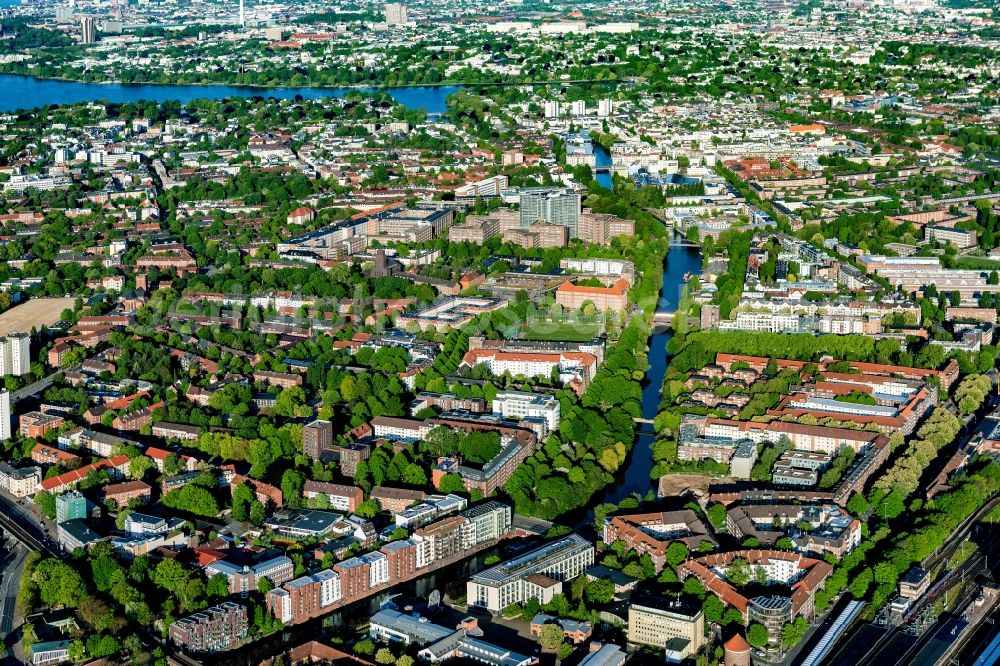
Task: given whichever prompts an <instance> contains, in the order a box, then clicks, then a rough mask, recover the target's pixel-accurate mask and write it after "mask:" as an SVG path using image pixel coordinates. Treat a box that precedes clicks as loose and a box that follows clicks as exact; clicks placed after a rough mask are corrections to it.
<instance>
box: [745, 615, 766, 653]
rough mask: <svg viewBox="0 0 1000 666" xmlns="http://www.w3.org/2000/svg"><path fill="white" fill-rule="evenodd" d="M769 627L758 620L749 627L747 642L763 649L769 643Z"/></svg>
mask: <svg viewBox="0 0 1000 666" xmlns="http://www.w3.org/2000/svg"><path fill="white" fill-rule="evenodd" d="M768 640H769V638H768V635H767V629H766V628H765V627H764V625H762V624H758V623H756V622H754V623H752V624H751V625H750V626H749V627H747V642H748V643H750V645H752V646H754V647H755V648H760V649H763V648H765V647H767V643H768Z"/></svg>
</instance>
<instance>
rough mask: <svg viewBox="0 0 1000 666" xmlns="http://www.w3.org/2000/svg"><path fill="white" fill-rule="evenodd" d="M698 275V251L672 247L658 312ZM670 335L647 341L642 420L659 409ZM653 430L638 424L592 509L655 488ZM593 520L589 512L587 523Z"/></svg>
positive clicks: (661, 334) (660, 334) (670, 306)
mask: <svg viewBox="0 0 1000 666" xmlns="http://www.w3.org/2000/svg"><path fill="white" fill-rule="evenodd" d="M700 272H701V251H700V250H699V249H698V248H695V247H683V246H672V247H671V248H670V251H669V252H668V253H667V256H666V259H665V260H664V262H663V282H662V283H661V285H660V300H659V303H658V304H657V309H658V310H665V311H673V310H675V309H676V308H677V305H678V303H680V299H681V292H682V290H683V288H684V275H685V273H691V274H692V275H695V274H698V273H700ZM672 337H673V334H672V333H671V332H670V331H663V332H658V333H653V335H652V336H650V338H649V355H648V359H647V361H648V364H649V367H648V368H647V370H646V376H645V377H644V378H643V380H642V417H643V418H645V419H653V418H656V413H657V411H658V410H659V406H660V393H661V387H662V385H663V376H664V375H665V374H666V372H667V364H668V362H669V358H668V357H667V343H668V342H670V338H672ZM655 439H656V431H655V429H654V428H653V426H652V425H648V424H645V423H643V424H641V425H640V427H639V432H638V434H637V435H636V438H635V444H634V446H633V447H632V452H631V453H630V454H629V457H628V459H627V460H626V462H625V467H624V469H621V470H619V471H618V473H617V483H616V484H615V485H614V486H612V487H609V488H607V489H606V490H605V491H604V492H603V493H602V494H601V495H599V496H598V497H596V498H595V499H594V501H592V502H591V503H590V504H591V507H594V506H597V505H598V504H601V503H603V502H610V503H614V504H617V503H618V502H620V501H621V500H623V499H625V498H626V497H628V496H629V495H631V494H632V493H636V492H637V493H639V494H641V495H645V494H646V493H647V492H648V491H649V490H650V489H653V488H654V485H653V481H652V480H651V479H650V478H649V473H650V471H651V470H652V467H653V450H652V446H653V441H654V440H655ZM592 517H593V514H592V512H588V520H591V519H592Z"/></svg>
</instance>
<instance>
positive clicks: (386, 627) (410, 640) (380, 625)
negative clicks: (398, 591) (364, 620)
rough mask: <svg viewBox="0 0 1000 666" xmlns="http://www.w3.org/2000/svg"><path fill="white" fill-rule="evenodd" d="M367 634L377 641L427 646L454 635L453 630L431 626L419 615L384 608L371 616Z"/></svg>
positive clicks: (431, 624) (435, 625)
mask: <svg viewBox="0 0 1000 666" xmlns="http://www.w3.org/2000/svg"><path fill="white" fill-rule="evenodd" d="M368 633H369V636H371V637H372V638H373V639H375V640H379V641H385V642H389V643H400V644H402V645H412V644H417V645H427V644H429V643H436V642H437V641H439V640H441V639H442V638H444V637H445V636H450V635H451V634H452V633H454V629H447V628H445V627H442V626H440V625H437V624H433V623H431V622H428V621H427V619H426V618H424V617H421V616H419V615H416V616H414V615H411V614H409V613H401V612H399V611H397V610H393V609H391V608H385V609H383V610H380V611H379V612H377V613H375V615H372V619H371V623H370V624H369V629H368Z"/></svg>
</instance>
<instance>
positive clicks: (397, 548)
mask: <svg viewBox="0 0 1000 666" xmlns="http://www.w3.org/2000/svg"><path fill="white" fill-rule="evenodd" d="M510 525H511V509H510V507H509V506H506V505H504V504H501V503H499V502H485V503H483V504H480V505H477V506H475V507H472V508H471V509H468V510H467V511H464V512H462V514H460V515H458V516H450V517H448V518H444V519H442V520H439V521H437V522H435V523H432V524H430V525H428V526H426V527H423V528H420V529H419V530H417V531H416V532H415V533H414V535H413V537H412V538H410V539H403V540H400V541H394V542H392V543H389V544H386V545H385V546H383V547H382V548H380V549H379V550H378V551H374V552H371V553H367V554H365V555H363V556H360V557H352V558H349V559H347V560H344V561H342V562H339V563H337V564H336V565H334V567H333V569H332V570H331V569H328V570H326V571H321V572H320V573H318V574H315V575H312V576H303V577H301V578H297V579H295V580H293V581H289V582H287V583H285V584H284V585H282V586H281V587H278V588H276V589H273V590H271V591H270V592H269V593H268V596H267V606H268V610H269V611H270V612H271V613H272V614H274V616H275V617H277V618H278V619H279V620H281V621H282V622H284V623H286V624H296V623H299V622H303V621H305V620H308V619H311V618H314V617H319V616H320V615H323V614H325V613H328V612H330V611H332V610H333V609H334V608H337V607H339V606H340V605H343V604H347V603H351V602H353V601H357V600H359V599H363V598H365V597H367V596H369V595H371V594H373V593H374V592H375V591H377V590H380V589H384V588H385V586H387V585H393V584H395V583H398V582H402V581H406V580H411V579H413V578H414V577H416V576H417V575H418V574H419V573H420V572H421V571H422V570H424V569H426V568H427V567H430V566H431V565H433V564H435V562H438V563H440V562H442V561H443V562H450V561H453V560H454V558H458V557H463V556H465V555H467V554H471V553H473V552H475V551H476V550H477V549H478V548H479V547H480V546H481V545H482V544H485V543H490V542H491V541H493V540H495V539H498V538H500V537H502V536H503V535H505V534H506V533H507V531H509V529H510ZM592 551H593V549H592V548H591V561H593V552H592Z"/></svg>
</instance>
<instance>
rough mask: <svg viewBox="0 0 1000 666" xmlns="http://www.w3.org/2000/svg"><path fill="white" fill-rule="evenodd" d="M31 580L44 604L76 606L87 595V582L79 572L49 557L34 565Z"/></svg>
mask: <svg viewBox="0 0 1000 666" xmlns="http://www.w3.org/2000/svg"><path fill="white" fill-rule="evenodd" d="M31 582H32V584H33V585H34V586H35V587H36V589H37V590H38V598H39V599H40V600H41V602H42V603H43V604H45V605H46V606H56V605H63V606H66V607H68V608H76V607H77V606H78V605H79V604H80V602H81V601H83V600H84V598H86V596H87V584H86V583H85V582H84V580H83V578H82V577H81V576H80V574H78V573H77V572H76V570H75V569H73V567H71V566H70V565H68V564H66V563H64V562H62V561H60V560H57V559H55V558H51V557H50V558H47V559H44V560H42V561H40V562H39V563H38V564H37V565H36V566H35V570H34V571H33V572H32V573H31Z"/></svg>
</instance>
